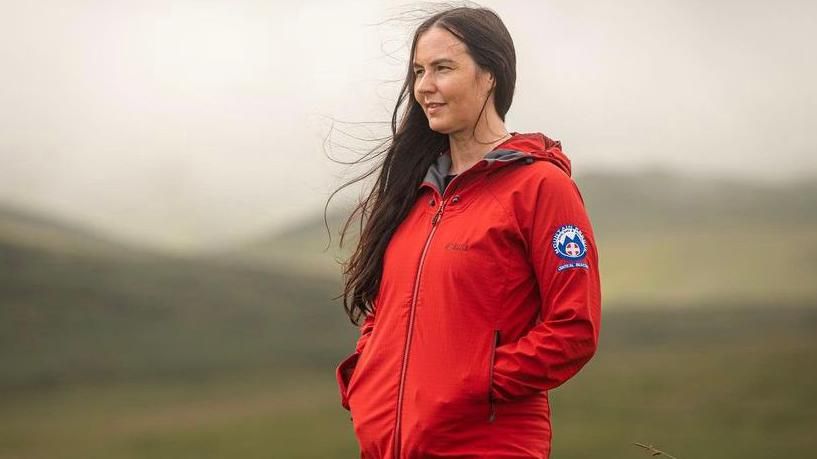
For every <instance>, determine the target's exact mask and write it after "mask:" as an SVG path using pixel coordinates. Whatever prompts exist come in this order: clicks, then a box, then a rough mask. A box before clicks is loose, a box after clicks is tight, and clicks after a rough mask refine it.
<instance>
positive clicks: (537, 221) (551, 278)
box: [491, 167, 601, 401]
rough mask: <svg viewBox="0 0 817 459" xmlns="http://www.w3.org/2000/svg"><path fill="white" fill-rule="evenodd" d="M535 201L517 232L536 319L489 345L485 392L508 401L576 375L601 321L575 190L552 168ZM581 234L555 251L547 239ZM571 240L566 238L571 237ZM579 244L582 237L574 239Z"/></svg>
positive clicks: (589, 240)
mask: <svg viewBox="0 0 817 459" xmlns="http://www.w3.org/2000/svg"><path fill="white" fill-rule="evenodd" d="M551 172H553V173H551V174H548V175H547V176H546V177H545V178H544V179H543V180H542V182H541V183H540V185H539V189H538V192H537V196H536V199H535V201H534V202H533V203H532V205H531V208H530V209H528V210H527V214H526V215H520V216H519V217H520V220H521V221H520V229H521V231H522V232H523V235H524V236H525V239H526V241H527V242H528V254H529V256H530V260H531V263H532V265H533V271H534V273H535V275H536V280H537V282H538V283H539V290H540V298H541V305H540V306H541V309H540V321H539V322H538V323H537V325H536V326H534V327H533V328H532V329H531V330H530V331H529V332H528V333H527V334H525V336H523V337H522V338H520V339H519V340H518V341H516V342H513V343H507V344H504V345H502V346H499V347H498V348H497V349H496V354H495V358H494V370H493V371H494V372H493V386H492V389H491V391H492V395H493V397H494V399H495V400H503V401H508V400H512V399H516V398H520V397H525V396H527V395H531V394H533V393H535V392H539V391H544V390H549V389H553V388H555V387H557V386H559V385H560V384H562V383H564V382H565V381H567V380H568V379H570V378H571V377H572V376H573V375H575V374H576V373H577V372H578V371H579V370H580V369H581V368H582V366H584V364H585V363H587V361H589V360H590V358H591V357H592V356H593V354H594V353H595V351H596V347H597V344H598V337H599V329H600V326H601V291H600V288H601V286H600V280H599V271H598V251H597V249H596V242H595V238H594V236H593V230H592V228H591V226H590V220H589V219H588V217H587V213H586V211H585V208H584V202H583V200H582V197H581V194H580V193H579V190H578V188H577V187H576V185H575V183H574V182H573V180H572V179H571V178H570V177H569V176H567V174H565V173H563V172H562V171H560V170H558V169H557V168H555V167H554V168H553V169H552V171H551ZM571 227H576V228H578V229H579V230H580V231H581V233H582V234H583V237H584V241H583V245H584V247H583V249H584V255H581V250H582V247H581V245H582V244H573V245H570V246H569V247H567V248H565V247H564V246H561V247H560V249H561V250H562V251H563V252H565V251H566V253H567V254H568V255H579V256H578V257H577V258H575V259H571V258H565V257H564V256H560V254H559V253H558V251H557V249H556V248H554V236H557V235H558V234H565V233H567V234H568V235H575V234H576V233H575V231H574V230H573V229H572V228H571ZM573 240H576V239H571V241H573ZM577 241H578V242H582V241H581V239H578V240H577Z"/></svg>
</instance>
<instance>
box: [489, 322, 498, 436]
mask: <svg viewBox="0 0 817 459" xmlns="http://www.w3.org/2000/svg"><path fill="white" fill-rule="evenodd" d="M491 338H492V339H491V359H490V360H491V361H490V363H489V364H488V404H489V405H490V407H491V409H490V411H489V413H488V422H494V419H496V403H495V402H494V396H493V393H492V390H491V389H492V388H493V387H494V356H496V348H497V346H499V330H494V334H493V336H492V337H491Z"/></svg>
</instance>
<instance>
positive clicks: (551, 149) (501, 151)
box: [420, 132, 571, 190]
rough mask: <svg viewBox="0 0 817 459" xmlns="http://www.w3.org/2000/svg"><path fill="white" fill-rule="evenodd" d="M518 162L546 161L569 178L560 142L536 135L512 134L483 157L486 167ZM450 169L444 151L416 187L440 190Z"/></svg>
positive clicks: (447, 157)
mask: <svg viewBox="0 0 817 459" xmlns="http://www.w3.org/2000/svg"><path fill="white" fill-rule="evenodd" d="M520 159H524V160H525V161H526V162H527V163H528V164H530V163H532V162H533V161H550V162H551V163H553V164H555V165H556V166H558V167H559V168H560V169H561V170H563V171H564V172H565V174H567V175H568V176H570V175H571V167H570V159H568V157H567V156H566V155H565V154H564V152H563V151H562V143H561V142H560V141H558V140H553V139H551V138H549V137H547V136H546V135H544V134H542V133H539V132H533V133H518V132H512V133H511V138H510V139H508V140H506V141H505V142H502V143H501V144H499V145H497V146H496V148H494V149H493V150H491V151H490V152H488V153H487V154H486V155H485V156H484V157H483V160H485V161H486V162H487V163H488V167H489V168H491V167H497V166H502V165H506V164H510V163H511V162H513V161H517V160H520ZM450 168H451V154H450V152H449V151H448V150H446V151H444V152H442V153H440V155H439V156H438V157H437V160H436V161H434V162H433V163H432V164H431V166H430V167H429V168H428V172H426V176H425V178H424V179H423V182H422V183H421V185H420V186H423V185H427V184H432V185H434V186H435V187H436V188H437V190H441V189H442V188H443V187H442V184H443V183H444V179H445V176H446V175H448V171H449V169H450Z"/></svg>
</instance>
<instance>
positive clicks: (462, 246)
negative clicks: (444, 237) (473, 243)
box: [445, 242, 468, 252]
mask: <svg viewBox="0 0 817 459" xmlns="http://www.w3.org/2000/svg"><path fill="white" fill-rule="evenodd" d="M445 250H454V251H457V252H466V251H467V250H468V243H467V242H463V243H457V242H449V243H448V244H446V245H445Z"/></svg>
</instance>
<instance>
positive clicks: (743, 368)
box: [0, 305, 817, 459]
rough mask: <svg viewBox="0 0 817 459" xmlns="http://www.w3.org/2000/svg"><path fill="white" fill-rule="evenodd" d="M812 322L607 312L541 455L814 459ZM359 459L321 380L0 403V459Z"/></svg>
mask: <svg viewBox="0 0 817 459" xmlns="http://www.w3.org/2000/svg"><path fill="white" fill-rule="evenodd" d="M815 325H817V310H815V309H814V308H802V309H801V308H784V307H779V306H773V305H772V306H768V307H755V308H746V309H743V310H740V311H735V310H717V309H714V310H708V309H707V308H705V307H699V308H696V309H693V310H685V309H673V310H665V311H651V312H645V311H630V312H626V311H618V312H610V313H606V315H605V318H604V328H603V331H602V342H601V344H602V345H601V347H600V349H599V352H598V353H597V355H596V356H595V357H594V359H593V360H592V361H591V362H590V363H589V364H588V365H587V366H586V367H585V368H584V369H583V370H582V372H580V373H579V374H578V375H577V376H576V377H575V378H574V379H572V380H571V381H569V382H568V383H567V384H565V385H564V386H562V387H560V388H558V389H556V390H554V391H552V392H551V406H552V415H553V419H552V422H553V452H552V457H554V458H560V459H571V458H588V457H605V458H638V457H647V456H649V454H648V452H647V451H645V450H644V449H643V448H640V447H637V446H635V445H634V444H633V443H634V442H641V443H644V444H651V445H654V446H655V447H657V448H659V449H661V450H663V451H666V452H667V453H669V454H672V455H673V456H675V457H677V458H678V459H689V458H699V457H717V458H721V459H729V458H741V459H746V458H758V459H760V458H769V457H811V456H814V455H815V454H817V438H815V436H814V435H813V432H814V431H815V428H817V413H815V412H814V410H813V407H814V406H815V405H814V404H815V401H817V384H815V382H817V369H815V366H814V365H813V360H814V359H813V356H814V353H815V351H817V338H815V336H814V334H813V330H815V329H816V327H815ZM77 457H82V458H91V459H95V458H99V459H102V458H105V459H132V458H133V459H135V458H152V459H153V458H168V459H170V458H173V459H183V458H196V459H208V458H235V457H241V458H262V457H263V458H269V457H281V458H351V457H358V452H357V448H356V443H355V440H354V436H353V431H352V428H351V422H350V420H349V413H348V412H346V411H344V410H343V409H342V408H341V407H340V405H339V400H338V395H337V388H336V386H335V381H334V375H333V367H332V366H330V365H322V364H321V365H317V366H310V365H308V364H306V363H305V364H304V366H303V368H302V369H301V370H298V371H294V370H290V371H285V372H282V371H277V370H276V369H275V368H259V369H257V370H254V371H249V370H246V369H245V370H243V371H242V372H238V373H231V372H223V373H222V374H211V375H209V376H208V377H206V378H205V377H200V378H189V379H173V378H171V379H157V380H155V381H150V380H141V381H133V382H129V381H118V382H109V383H104V382H103V383H83V384H72V385H65V386H55V387H51V388H47V389H20V390H16V391H6V392H4V393H3V394H2V396H0V458H3V459H6V458H9V459H10V458H20V459H35V458H37V459H39V458H43V459H45V458H48V459H62V458H77Z"/></svg>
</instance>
